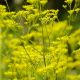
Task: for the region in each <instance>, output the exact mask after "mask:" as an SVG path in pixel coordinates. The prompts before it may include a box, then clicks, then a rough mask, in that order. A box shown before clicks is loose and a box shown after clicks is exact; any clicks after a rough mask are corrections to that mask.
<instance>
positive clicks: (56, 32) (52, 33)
mask: <svg viewBox="0 0 80 80" xmlns="http://www.w3.org/2000/svg"><path fill="white" fill-rule="evenodd" d="M27 1H28V2H30V3H31V4H32V5H28V6H26V5H25V6H23V8H24V9H25V10H20V11H18V12H7V11H6V7H5V6H2V5H0V75H1V76H0V79H1V80H80V28H79V27H80V26H79V27H77V26H73V25H71V22H73V21H74V20H73V19H75V18H74V16H76V15H77V13H78V12H79V11H80V9H79V8H75V9H73V10H69V11H68V12H69V14H70V15H69V19H68V20H65V21H59V20H58V16H57V14H58V11H59V10H54V9H53V10H44V5H45V4H46V2H47V1H46V0H27ZM67 1H68V0H67ZM74 12H76V14H75V15H74V16H73V14H74ZM75 20H76V19H75ZM77 24H78V23H77ZM75 27H76V28H75Z"/></svg>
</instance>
